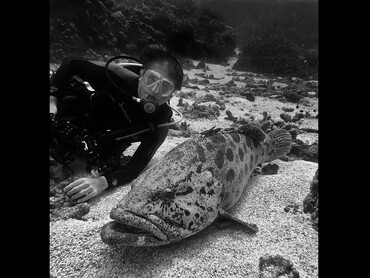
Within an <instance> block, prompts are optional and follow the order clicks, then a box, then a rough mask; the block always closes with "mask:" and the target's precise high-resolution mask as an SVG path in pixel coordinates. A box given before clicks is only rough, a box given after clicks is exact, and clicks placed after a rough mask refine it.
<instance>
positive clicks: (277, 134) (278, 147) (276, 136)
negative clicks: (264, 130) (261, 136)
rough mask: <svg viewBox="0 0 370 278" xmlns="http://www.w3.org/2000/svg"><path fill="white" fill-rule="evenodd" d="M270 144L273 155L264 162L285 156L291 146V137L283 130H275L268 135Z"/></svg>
mask: <svg viewBox="0 0 370 278" xmlns="http://www.w3.org/2000/svg"><path fill="white" fill-rule="evenodd" d="M268 136H269V137H270V140H271V142H275V143H274V147H273V153H272V154H271V156H270V157H269V158H268V159H267V161H266V162H270V161H272V160H275V159H278V158H280V157H282V156H283V155H286V154H288V153H289V152H290V149H291V147H292V146H291V145H292V136H291V135H290V133H289V132H288V131H287V130H285V129H276V130H273V131H271V132H270V133H268Z"/></svg>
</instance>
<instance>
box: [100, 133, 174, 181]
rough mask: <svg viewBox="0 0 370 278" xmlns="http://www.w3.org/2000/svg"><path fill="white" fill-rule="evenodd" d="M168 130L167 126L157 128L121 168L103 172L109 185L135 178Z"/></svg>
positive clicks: (162, 140) (160, 143)
mask: <svg viewBox="0 0 370 278" xmlns="http://www.w3.org/2000/svg"><path fill="white" fill-rule="evenodd" d="M168 130H169V128H168V127H167V126H166V127H160V128H158V129H157V130H156V131H154V132H153V133H152V137H150V138H148V139H146V140H145V141H142V142H141V143H140V145H139V147H138V148H137V150H136V152H135V153H134V155H133V156H132V157H131V159H130V161H129V162H128V163H127V165H126V166H125V167H124V168H123V169H122V170H118V171H114V172H111V173H107V174H105V175H104V176H105V177H106V179H107V181H108V185H109V187H113V186H116V185H122V184H125V183H128V182H130V181H132V180H133V179H135V178H137V176H138V175H139V174H140V173H141V172H142V171H143V170H144V168H145V167H146V166H147V165H148V163H149V162H150V160H151V159H152V158H153V156H154V154H155V153H156V151H157V150H158V148H159V147H160V146H161V145H162V143H163V142H164V140H165V139H166V137H167V134H168Z"/></svg>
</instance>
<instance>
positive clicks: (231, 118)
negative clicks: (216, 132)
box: [225, 110, 238, 122]
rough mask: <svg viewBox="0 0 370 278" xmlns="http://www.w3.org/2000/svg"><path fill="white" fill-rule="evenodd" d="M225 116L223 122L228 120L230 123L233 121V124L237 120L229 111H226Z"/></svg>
mask: <svg viewBox="0 0 370 278" xmlns="http://www.w3.org/2000/svg"><path fill="white" fill-rule="evenodd" d="M226 116H227V117H225V120H230V121H233V122H236V121H237V120H238V118H237V117H234V116H233V114H232V113H231V111H230V110H226Z"/></svg>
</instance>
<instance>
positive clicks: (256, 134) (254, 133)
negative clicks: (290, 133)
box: [201, 123, 267, 143]
mask: <svg viewBox="0 0 370 278" xmlns="http://www.w3.org/2000/svg"><path fill="white" fill-rule="evenodd" d="M228 133H240V134H243V135H246V136H248V137H250V138H252V139H254V140H256V141H257V142H258V143H263V142H264V141H265V140H266V138H267V136H266V133H265V132H264V131H263V130H262V129H261V128H260V127H259V126H258V125H257V124H255V123H247V124H244V125H242V126H239V127H237V128H233V127H230V128H216V127H215V126H213V127H212V128H210V129H208V130H206V131H203V132H201V135H202V136H205V137H208V136H212V135H216V134H228Z"/></svg>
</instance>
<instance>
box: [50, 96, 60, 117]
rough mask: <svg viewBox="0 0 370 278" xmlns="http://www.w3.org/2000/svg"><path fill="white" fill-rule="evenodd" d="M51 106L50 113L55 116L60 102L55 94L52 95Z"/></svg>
mask: <svg viewBox="0 0 370 278" xmlns="http://www.w3.org/2000/svg"><path fill="white" fill-rule="evenodd" d="M49 103H50V106H49V107H50V108H49V111H50V114H53V115H54V116H55V115H56V114H57V112H58V108H57V103H58V100H57V98H56V97H54V96H50V102H49Z"/></svg>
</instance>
